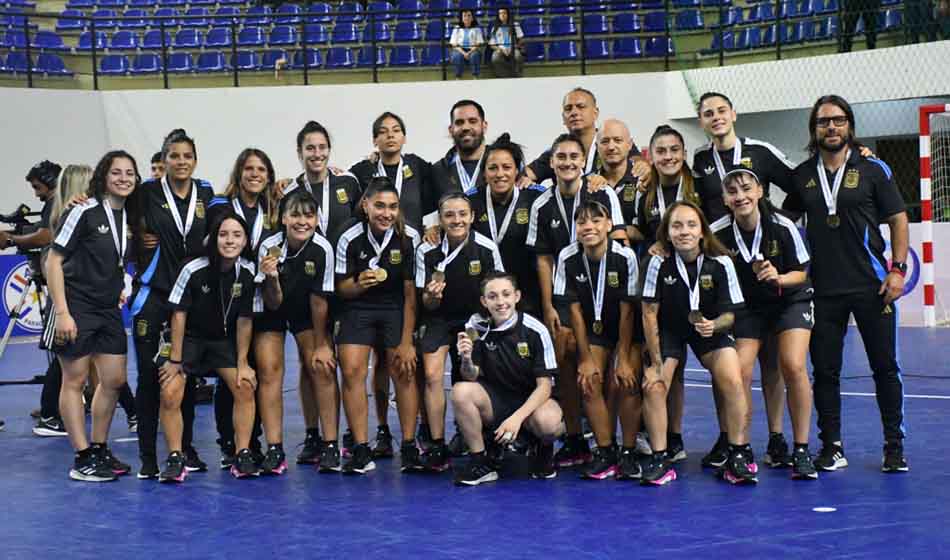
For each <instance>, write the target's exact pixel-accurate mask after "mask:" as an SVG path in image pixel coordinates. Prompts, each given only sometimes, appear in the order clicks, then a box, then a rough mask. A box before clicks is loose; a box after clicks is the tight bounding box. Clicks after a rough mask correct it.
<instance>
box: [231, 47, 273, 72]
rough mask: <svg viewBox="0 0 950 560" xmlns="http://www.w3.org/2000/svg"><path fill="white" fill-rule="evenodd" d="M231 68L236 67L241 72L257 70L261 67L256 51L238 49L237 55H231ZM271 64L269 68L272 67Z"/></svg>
mask: <svg viewBox="0 0 950 560" xmlns="http://www.w3.org/2000/svg"><path fill="white" fill-rule="evenodd" d="M230 62H231V68H236V69H238V70H240V71H242V72H251V71H254V70H259V69H260V67H261V63H260V60H259V59H258V56H257V53H256V52H254V51H238V52H237V55H236V56H235V55H231V58H230ZM273 66H274V65H273V64H271V68H273Z"/></svg>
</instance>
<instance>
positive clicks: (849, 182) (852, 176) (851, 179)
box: [844, 169, 861, 189]
mask: <svg viewBox="0 0 950 560" xmlns="http://www.w3.org/2000/svg"><path fill="white" fill-rule="evenodd" d="M860 179H861V174H860V173H858V170H857V169H849V170H848V172H847V173H845V174H844V186H845V187H846V188H849V189H856V188H858V180H860Z"/></svg>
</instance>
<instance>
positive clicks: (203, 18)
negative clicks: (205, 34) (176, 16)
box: [181, 7, 208, 27]
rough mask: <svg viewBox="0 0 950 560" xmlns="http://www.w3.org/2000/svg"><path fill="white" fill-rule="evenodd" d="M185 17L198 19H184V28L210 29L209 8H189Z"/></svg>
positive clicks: (182, 22)
mask: <svg viewBox="0 0 950 560" xmlns="http://www.w3.org/2000/svg"><path fill="white" fill-rule="evenodd" d="M183 15H186V16H197V17H196V19H187V18H182V20H181V25H182V26H183V27H208V17H207V16H208V8H205V7H197V8H188V9H187V10H185V13H184V14H183Z"/></svg>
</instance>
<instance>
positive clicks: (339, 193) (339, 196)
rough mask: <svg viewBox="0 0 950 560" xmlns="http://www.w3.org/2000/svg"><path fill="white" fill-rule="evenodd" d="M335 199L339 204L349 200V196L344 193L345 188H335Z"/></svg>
mask: <svg viewBox="0 0 950 560" xmlns="http://www.w3.org/2000/svg"><path fill="white" fill-rule="evenodd" d="M336 201H337V202H339V203H340V204H346V203H347V202H349V201H350V197H348V196H347V195H346V189H337V190H336Z"/></svg>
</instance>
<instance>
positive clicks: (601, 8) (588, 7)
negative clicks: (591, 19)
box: [584, 1, 607, 12]
mask: <svg viewBox="0 0 950 560" xmlns="http://www.w3.org/2000/svg"><path fill="white" fill-rule="evenodd" d="M584 11H585V12H606V11H607V4H605V3H604V2H599V1H597V2H593V3H590V2H584Z"/></svg>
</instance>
